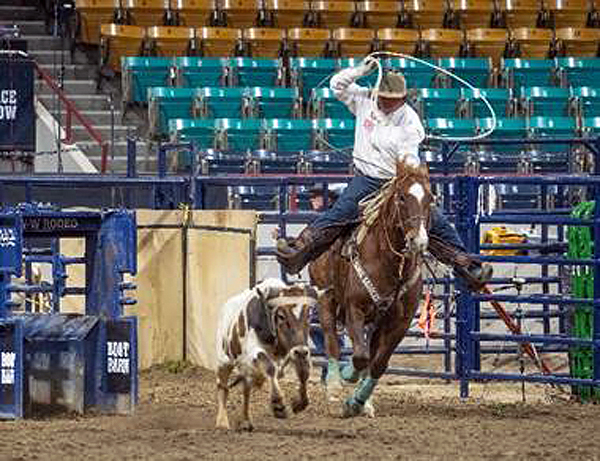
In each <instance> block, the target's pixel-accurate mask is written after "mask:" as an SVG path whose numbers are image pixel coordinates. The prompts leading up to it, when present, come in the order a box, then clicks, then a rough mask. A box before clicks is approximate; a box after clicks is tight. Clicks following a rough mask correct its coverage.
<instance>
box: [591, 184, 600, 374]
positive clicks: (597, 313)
mask: <svg viewBox="0 0 600 461" xmlns="http://www.w3.org/2000/svg"><path fill="white" fill-rule="evenodd" d="M599 194H600V186H594V196H595V197H597V199H596V206H595V207H594V301H597V300H598V299H600V263H599V262H598V261H599V260H600V195H599ZM593 309H594V310H593V312H594V319H593V321H594V333H593V335H592V337H593V339H594V341H600V306H597V305H594V307H593ZM592 353H593V360H594V380H595V381H598V380H600V350H599V348H598V346H596V344H595V343H594V346H593V347H592Z"/></svg>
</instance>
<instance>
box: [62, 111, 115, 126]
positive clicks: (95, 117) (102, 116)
mask: <svg viewBox="0 0 600 461" xmlns="http://www.w3.org/2000/svg"><path fill="white" fill-rule="evenodd" d="M80 112H81V114H82V115H83V116H84V117H85V118H86V119H87V120H89V121H90V122H91V123H92V124H93V125H94V126H95V125H96V124H97V125H110V124H111V120H113V117H114V123H115V125H119V124H120V123H121V111H120V110H115V111H114V114H111V111H110V110H82V111H80ZM65 114H66V110H64V108H63V109H61V112H60V119H61V121H63V123H64V121H65ZM53 115H56V114H53ZM75 122H76V120H75Z"/></svg>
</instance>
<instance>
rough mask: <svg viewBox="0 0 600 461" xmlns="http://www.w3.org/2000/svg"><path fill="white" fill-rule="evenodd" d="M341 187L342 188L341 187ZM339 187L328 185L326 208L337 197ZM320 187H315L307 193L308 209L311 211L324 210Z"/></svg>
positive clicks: (321, 188) (323, 198)
mask: <svg viewBox="0 0 600 461" xmlns="http://www.w3.org/2000/svg"><path fill="white" fill-rule="evenodd" d="M342 187H343V186H342ZM338 190H339V186H336V185H333V184H330V185H329V188H328V190H327V192H328V194H327V208H330V207H331V206H332V205H333V204H334V203H335V201H336V200H337V199H338V197H339V193H338ZM323 192H324V189H323V186H322V185H316V186H315V187H313V188H312V189H311V190H310V191H309V201H310V209H311V210H312V211H323V210H325V195H324V194H323Z"/></svg>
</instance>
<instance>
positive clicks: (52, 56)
mask: <svg viewBox="0 0 600 461" xmlns="http://www.w3.org/2000/svg"><path fill="white" fill-rule="evenodd" d="M29 54H31V55H32V56H33V57H34V59H35V60H36V61H37V62H38V64H54V65H59V66H60V65H62V64H73V60H72V58H71V53H69V52H64V53H61V51H60V50H29Z"/></svg>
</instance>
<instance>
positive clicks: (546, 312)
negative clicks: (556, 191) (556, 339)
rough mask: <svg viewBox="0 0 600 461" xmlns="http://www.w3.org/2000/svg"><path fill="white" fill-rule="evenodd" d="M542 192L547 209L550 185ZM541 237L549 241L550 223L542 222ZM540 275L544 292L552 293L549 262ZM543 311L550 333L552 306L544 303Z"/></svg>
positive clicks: (544, 322) (542, 189)
mask: <svg viewBox="0 0 600 461" xmlns="http://www.w3.org/2000/svg"><path fill="white" fill-rule="evenodd" d="M540 192H541V197H542V203H541V205H542V210H544V211H547V210H548V202H549V200H548V186H547V185H545V184H542V186H541V190H540ZM541 238H542V242H541V243H548V224H542V235H541ZM540 276H541V277H542V279H544V282H542V293H544V294H545V295H547V294H548V293H550V286H549V284H548V282H547V281H546V280H547V278H548V265H547V264H542V266H541V273H540ZM542 311H543V313H544V318H543V328H544V334H545V335H549V334H550V306H549V305H548V304H543V305H542Z"/></svg>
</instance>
